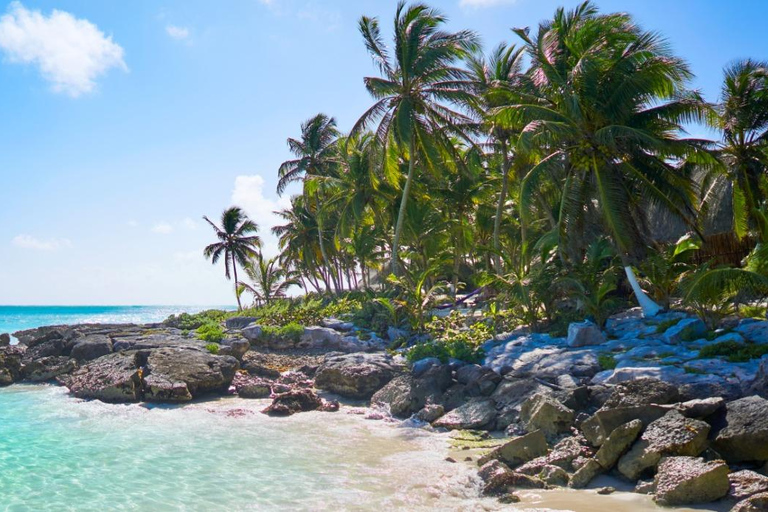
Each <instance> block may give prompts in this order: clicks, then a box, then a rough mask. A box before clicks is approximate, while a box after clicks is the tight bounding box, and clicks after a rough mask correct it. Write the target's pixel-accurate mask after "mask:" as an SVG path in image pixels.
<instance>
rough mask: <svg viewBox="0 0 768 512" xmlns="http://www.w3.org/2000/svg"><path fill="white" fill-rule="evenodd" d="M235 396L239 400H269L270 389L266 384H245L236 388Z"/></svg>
mask: <svg viewBox="0 0 768 512" xmlns="http://www.w3.org/2000/svg"><path fill="white" fill-rule="evenodd" d="M236 389H237V394H238V396H239V397H240V398H251V399H259V398H269V396H270V395H271V394H272V388H271V387H270V385H269V384H267V383H266V382H263V383H256V382H252V383H247V384H242V385H240V386H237V388H236Z"/></svg>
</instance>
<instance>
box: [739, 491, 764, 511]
mask: <svg viewBox="0 0 768 512" xmlns="http://www.w3.org/2000/svg"><path fill="white" fill-rule="evenodd" d="M766 510H768V492H763V493H760V494H755V495H754V496H750V497H749V498H747V499H745V500H744V501H740V502H739V503H737V504H736V506H735V507H733V508H732V509H731V512H765V511H766Z"/></svg>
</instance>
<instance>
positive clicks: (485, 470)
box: [477, 459, 509, 483]
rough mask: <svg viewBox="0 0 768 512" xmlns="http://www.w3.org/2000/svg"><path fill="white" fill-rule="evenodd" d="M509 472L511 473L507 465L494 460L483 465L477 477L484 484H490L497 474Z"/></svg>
mask: <svg viewBox="0 0 768 512" xmlns="http://www.w3.org/2000/svg"><path fill="white" fill-rule="evenodd" d="M507 471H509V467H507V465H506V464H504V463H503V462H501V461H500V460H497V459H493V460H490V461H488V462H486V463H485V464H483V465H482V466H481V467H480V469H479V470H478V472H477V475H478V476H479V477H480V479H481V480H482V481H483V482H485V483H488V481H489V480H490V479H491V478H492V477H493V475H494V474H495V473H499V472H507Z"/></svg>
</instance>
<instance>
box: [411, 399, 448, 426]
mask: <svg viewBox="0 0 768 512" xmlns="http://www.w3.org/2000/svg"><path fill="white" fill-rule="evenodd" d="M443 414H445V408H444V407H443V406H442V405H440V404H429V405H425V406H424V407H423V408H422V409H421V410H420V411H418V412H417V413H416V419H417V420H419V421H425V422H427V423H432V422H433V421H435V420H436V419H438V418H439V417H440V416H442V415H443Z"/></svg>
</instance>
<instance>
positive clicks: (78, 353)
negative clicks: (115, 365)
mask: <svg viewBox="0 0 768 512" xmlns="http://www.w3.org/2000/svg"><path fill="white" fill-rule="evenodd" d="M110 353H112V340H111V339H109V337H108V336H104V335H103V334H93V335H90V336H84V337H82V338H79V339H77V341H76V342H75V345H74V346H73V347H72V351H71V352H70V354H69V355H70V357H72V358H73V359H75V360H76V361H77V362H78V363H83V362H85V361H92V360H94V359H96V358H98V357H101V356H105V355H107V354H110Z"/></svg>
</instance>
